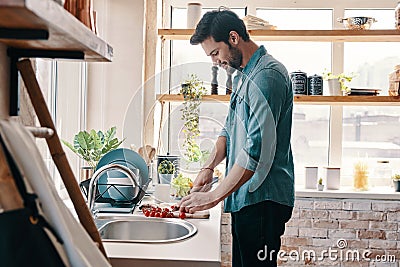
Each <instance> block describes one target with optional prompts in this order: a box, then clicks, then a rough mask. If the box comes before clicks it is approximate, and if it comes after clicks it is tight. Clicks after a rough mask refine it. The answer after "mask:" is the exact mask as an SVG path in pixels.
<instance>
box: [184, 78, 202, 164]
mask: <svg viewBox="0 0 400 267" xmlns="http://www.w3.org/2000/svg"><path fill="white" fill-rule="evenodd" d="M180 93H181V94H182V95H183V98H184V102H183V108H182V109H181V111H182V117H181V119H182V120H183V130H182V132H183V134H184V141H183V148H184V149H185V154H184V155H185V157H186V159H187V160H188V161H191V162H198V161H199V160H200V159H201V157H202V153H201V150H200V146H199V145H198V144H197V143H196V138H197V137H198V136H199V135H200V129H199V118H200V103H201V99H202V97H203V95H205V94H206V88H205V87H204V85H203V82H202V81H200V80H199V78H198V77H197V75H195V74H191V75H190V76H189V78H188V79H187V80H185V82H184V83H183V84H182V87H181V90H180Z"/></svg>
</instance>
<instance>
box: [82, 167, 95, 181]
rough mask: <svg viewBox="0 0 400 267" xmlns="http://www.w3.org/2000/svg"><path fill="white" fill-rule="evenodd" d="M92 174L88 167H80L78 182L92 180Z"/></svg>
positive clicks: (91, 169)
mask: <svg viewBox="0 0 400 267" xmlns="http://www.w3.org/2000/svg"><path fill="white" fill-rule="evenodd" d="M93 173H94V168H93V167H90V166H83V167H81V171H80V175H79V182H83V181H85V180H87V179H90V178H92V175H93Z"/></svg>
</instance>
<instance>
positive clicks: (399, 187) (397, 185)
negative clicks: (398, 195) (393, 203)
mask: <svg viewBox="0 0 400 267" xmlns="http://www.w3.org/2000/svg"><path fill="white" fill-rule="evenodd" d="M393 186H394V191H395V192H400V180H393Z"/></svg>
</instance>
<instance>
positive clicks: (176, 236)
mask: <svg viewBox="0 0 400 267" xmlns="http://www.w3.org/2000/svg"><path fill="white" fill-rule="evenodd" d="M95 222H96V225H97V227H98V229H99V232H100V236H101V239H102V240H103V241H105V242H132V243H168V242H176V241H180V240H183V239H186V238H189V237H192V236H193V235H194V234H196V232H197V228H196V226H194V225H193V224H192V223H190V222H188V221H184V220H180V219H165V218H146V217H140V216H101V217H98V218H96V220H95Z"/></svg>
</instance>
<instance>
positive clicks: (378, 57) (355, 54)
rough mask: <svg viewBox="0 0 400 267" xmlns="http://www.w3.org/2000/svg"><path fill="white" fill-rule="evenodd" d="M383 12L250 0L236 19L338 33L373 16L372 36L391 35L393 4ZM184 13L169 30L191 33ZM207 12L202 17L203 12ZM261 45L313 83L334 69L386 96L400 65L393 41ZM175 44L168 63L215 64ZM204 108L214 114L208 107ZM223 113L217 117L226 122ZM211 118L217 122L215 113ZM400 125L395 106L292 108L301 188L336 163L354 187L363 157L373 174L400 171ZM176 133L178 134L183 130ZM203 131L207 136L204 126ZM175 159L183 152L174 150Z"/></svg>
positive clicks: (367, 5)
mask: <svg viewBox="0 0 400 267" xmlns="http://www.w3.org/2000/svg"><path fill="white" fill-rule="evenodd" d="M166 3H168V4H170V5H171V6H174V5H175V4H176V5H177V6H179V5H182V2H181V1H179V0H167V1H166ZM202 3H203V7H204V6H206V7H207V8H208V7H209V6H208V4H209V5H211V4H212V3H211V1H207V0H205V1H202ZM168 4H167V5H168ZM232 5H236V6H235V7H237V6H240V5H242V3H241V2H237V1H232ZM265 5H270V6H265ZM379 5H382V7H379V6H378V7H377V4H376V1H372V0H367V1H363V2H357V3H352V2H346V7H347V9H344V8H343V1H339V0H333V1H329V2H318V3H317V2H315V1H309V0H299V1H295V2H293V1H286V0H283V1H279V2H278V1H275V2H272V3H267V4H266V3H264V2H263V1H258V0H251V1H246V6H244V7H242V9H240V8H236V9H235V12H241V13H240V14H239V13H238V14H239V16H240V17H243V16H244V15H245V14H252V15H256V16H257V17H260V18H262V19H264V20H267V21H269V23H270V24H272V25H276V26H277V27H278V29H292V30H293V29H313V30H318V29H321V30H324V29H333V28H339V29H340V28H343V26H342V25H341V24H340V23H338V22H337V21H336V20H337V18H339V17H343V18H345V17H350V16H371V17H374V18H376V19H377V20H378V22H376V23H374V24H373V25H372V28H373V29H393V28H394V7H395V5H394V4H393V3H388V2H382V3H379ZM185 11H186V9H185V8H181V7H180V8H176V9H175V8H173V9H172V15H171V17H170V18H166V19H167V21H170V22H171V23H170V25H171V27H173V28H186V22H185V21H184V19H182V18H186V12H185ZM203 11H204V12H205V10H203ZM257 43H258V44H262V45H264V46H265V47H266V49H267V51H268V52H269V53H270V54H272V55H273V56H274V57H275V58H277V59H278V60H279V61H281V62H282V63H283V64H284V65H285V66H286V67H287V69H288V71H289V72H293V71H297V70H301V71H303V72H306V73H307V74H308V76H311V75H314V74H319V75H321V74H322V72H323V71H324V70H328V71H331V70H335V72H338V73H340V72H345V73H348V72H354V73H356V74H357V77H356V78H354V79H353V82H352V83H351V84H350V87H362V88H364V87H372V88H379V89H382V91H381V95H387V89H388V74H389V73H390V72H392V71H393V68H394V66H395V65H397V64H399V62H400V58H399V56H398V52H397V51H399V48H400V47H399V46H400V44H399V43H395V42H393V43H390V42H374V43H367V42H363V43H353V42H345V43H328V42H297V41H296V42H257ZM171 44H172V49H171V50H169V51H167V54H166V57H170V59H171V60H170V66H178V65H179V64H188V63H189V62H194V61H197V62H209V61H210V59H209V58H207V57H206V56H205V55H204V52H203V51H202V49H201V47H199V46H190V45H189V44H188V41H171ZM192 71H193V70H192ZM194 71H196V69H194ZM181 74H182V73H181ZM202 75H205V77H207V79H209V76H210V71H208V74H207V72H205V73H202ZM207 75H208V76H207ZM172 76H173V75H172ZM222 76H223V74H222ZM181 77H182V76H181ZM219 78H220V77H219ZM221 78H222V77H221ZM171 80H173V79H171ZM222 82H223V79H222ZM172 84H175V85H176V84H177V82H176V81H174V82H173V83H172ZM325 87H326V86H325ZM174 105H176V107H175V109H173V110H174V112H176V109H177V108H178V104H174ZM202 105H203V104H202ZM210 105H212V104H210ZM203 106H204V105H203ZM203 106H202V107H203ZM204 109H207V110H211V108H210V107H209V106H207V107H205V108H204ZM221 110H224V109H221ZM226 110H227V109H225V110H224V112H226ZM202 112H203V111H202ZM221 113H222V112H218V113H216V114H218V115H219V116H221ZM208 115H209V116H216V115H215V114H214V113H209V114H208ZM177 118H178V116H175V117H174V120H175V123H177ZM399 119H400V108H399V107H398V106H393V107H384V106H367V107H365V106H344V107H343V108H342V107H334V106H329V105H298V104H295V108H294V117H293V130H292V147H293V154H294V159H295V167H296V183H298V184H303V183H304V181H303V178H304V177H303V176H304V166H312V165H317V166H328V165H329V164H331V165H336V164H337V165H341V167H342V185H351V184H352V170H353V163H354V162H355V161H356V160H358V159H359V157H365V155H367V154H368V160H369V162H371V174H372V173H373V168H374V167H373V166H374V165H376V162H377V161H378V160H389V161H390V164H391V166H392V167H393V168H394V169H396V168H397V169H400V168H399V167H398V166H399V162H398V160H397V159H398V158H400V155H399V153H400V152H399V151H400V150H399V145H400V142H399V138H398V137H396V133H397V132H398V129H399V128H400V127H399V123H400V120H399ZM176 126H177V127H178V125H176ZM170 127H171V132H170V135H169V137H168V140H170V144H171V150H173V149H175V148H174V147H177V144H176V142H175V140H174V138H172V137H173V136H176V135H173V134H177V131H175V130H174V127H175V126H174V124H171V125H170ZM315 129H318V130H315ZM377 129H380V133H379V134H374V132H375V131H378V130H377ZM205 130H209V129H208V128H207V127H205ZM209 131H210V130H209ZM211 139H212V138H211ZM337 144H339V145H341V146H342V147H341V149H340V148H339V149H338V148H337V147H335V146H336V145H337ZM176 152H178V151H177V150H176ZM363 154H364V155H363ZM396 166H397V167H396ZM343 178H344V179H343Z"/></svg>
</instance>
